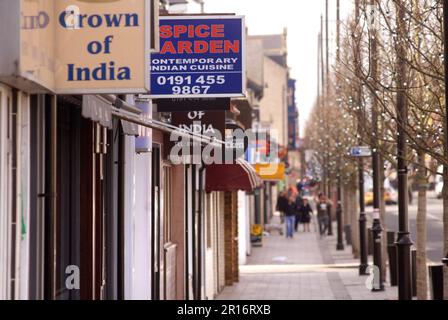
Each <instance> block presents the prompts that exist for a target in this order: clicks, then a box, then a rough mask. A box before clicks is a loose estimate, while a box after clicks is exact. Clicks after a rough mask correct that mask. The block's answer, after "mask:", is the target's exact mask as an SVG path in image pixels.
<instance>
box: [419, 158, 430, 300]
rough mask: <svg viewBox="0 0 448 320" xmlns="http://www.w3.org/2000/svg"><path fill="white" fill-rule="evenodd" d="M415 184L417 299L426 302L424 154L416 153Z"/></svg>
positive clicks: (425, 179)
mask: <svg viewBox="0 0 448 320" xmlns="http://www.w3.org/2000/svg"><path fill="white" fill-rule="evenodd" d="M418 164H419V168H418V171H417V183H418V203H417V299H418V300H428V266H427V258H426V232H427V228H426V214H427V208H426V188H427V183H428V179H427V176H426V168H425V153H424V152H422V151H419V152H418Z"/></svg>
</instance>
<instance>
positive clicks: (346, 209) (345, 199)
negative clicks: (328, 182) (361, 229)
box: [342, 186, 353, 241]
mask: <svg viewBox="0 0 448 320" xmlns="http://www.w3.org/2000/svg"><path fill="white" fill-rule="evenodd" d="M349 199H350V193H349V191H348V188H347V186H343V187H342V213H343V215H344V218H343V220H344V226H347V225H351V223H350V222H351V216H350V205H349V201H350V200H349ZM352 241H353V239H352Z"/></svg>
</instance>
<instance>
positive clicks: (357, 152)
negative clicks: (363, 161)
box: [350, 147, 372, 157]
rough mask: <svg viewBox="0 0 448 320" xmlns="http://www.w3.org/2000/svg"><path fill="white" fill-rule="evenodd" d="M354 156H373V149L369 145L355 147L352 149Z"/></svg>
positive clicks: (351, 152) (351, 153)
mask: <svg viewBox="0 0 448 320" xmlns="http://www.w3.org/2000/svg"><path fill="white" fill-rule="evenodd" d="M350 155H351V156H352V157H371V156H372V151H371V150H370V148H369V147H353V148H351V149H350Z"/></svg>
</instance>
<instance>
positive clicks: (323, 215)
mask: <svg viewBox="0 0 448 320" xmlns="http://www.w3.org/2000/svg"><path fill="white" fill-rule="evenodd" d="M316 206H317V221H318V223H319V233H320V237H321V238H323V237H324V236H325V234H326V233H327V230H328V224H329V223H330V219H329V212H330V211H329V210H331V205H330V203H329V202H328V201H327V197H326V196H325V195H324V194H322V193H321V194H319V199H318V201H317V204H316Z"/></svg>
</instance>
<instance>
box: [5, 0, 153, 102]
mask: <svg viewBox="0 0 448 320" xmlns="http://www.w3.org/2000/svg"><path fill="white" fill-rule="evenodd" d="M156 3H158V1H154V0H101V1H90V0H20V1H17V2H15V1H9V2H8V3H7V4H2V8H1V10H0V21H1V22H0V23H1V25H0V27H2V28H7V29H8V30H11V32H10V36H8V35H6V34H2V41H3V40H5V42H6V43H7V44H8V46H9V48H5V47H3V48H1V49H0V55H3V59H2V61H13V60H15V61H17V62H18V63H17V69H16V70H14V71H13V72H10V71H11V70H2V67H0V78H1V79H4V80H5V81H6V82H11V79H14V78H15V82H14V85H15V86H17V87H19V88H22V89H24V90H25V88H23V87H25V85H24V84H23V83H22V81H21V79H26V80H28V81H30V82H31V83H32V84H35V85H30V84H29V83H28V84H27V85H26V86H27V87H29V88H27V89H28V90H27V91H30V92H37V91H41V90H46V91H51V92H54V93H57V94H96V93H98V94H99V93H123V94H124V93H146V92H148V91H149V74H148V73H147V72H146V70H148V69H149V54H150V43H151V39H150V37H151V36H150V31H151V27H153V25H152V24H155V22H154V21H151V12H152V10H153V8H151V6H154V8H155V7H156V6H155V4H156ZM7 15H12V16H16V17H15V19H17V21H20V22H19V23H18V24H16V25H11V23H9V22H8V21H9V20H8V18H7V17H6V16H7ZM153 16H154V17H155V16H156V15H153ZM152 20H154V19H152ZM3 38H6V39H3ZM5 42H4V43H5ZM11 47H12V48H15V47H17V48H18V49H17V50H11ZM5 56H6V58H5ZM8 71H9V72H8ZM17 78H19V79H17ZM8 80H9V81H8ZM38 89H41V90H38Z"/></svg>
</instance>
